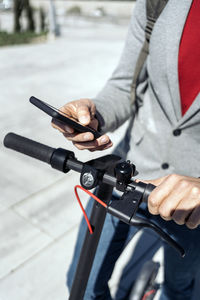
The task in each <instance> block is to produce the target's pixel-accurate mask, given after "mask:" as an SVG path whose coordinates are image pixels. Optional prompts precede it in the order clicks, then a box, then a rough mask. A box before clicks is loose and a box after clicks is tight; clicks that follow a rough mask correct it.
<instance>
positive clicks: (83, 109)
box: [77, 105, 91, 125]
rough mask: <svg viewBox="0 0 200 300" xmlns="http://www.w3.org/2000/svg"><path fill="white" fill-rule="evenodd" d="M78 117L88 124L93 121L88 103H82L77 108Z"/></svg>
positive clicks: (84, 123)
mask: <svg viewBox="0 0 200 300" xmlns="http://www.w3.org/2000/svg"><path fill="white" fill-rule="evenodd" d="M77 118H78V120H79V122H80V123H81V124H83V125H88V124H89V123H90V121H91V116H90V110H89V108H88V106H87V105H80V106H79V107H78V108H77Z"/></svg>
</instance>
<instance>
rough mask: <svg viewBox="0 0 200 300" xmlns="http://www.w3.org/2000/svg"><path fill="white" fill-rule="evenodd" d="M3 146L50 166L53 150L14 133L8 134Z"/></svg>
mask: <svg viewBox="0 0 200 300" xmlns="http://www.w3.org/2000/svg"><path fill="white" fill-rule="evenodd" d="M4 146H5V147H7V148H10V149H13V150H15V151H18V152H20V153H23V154H26V155H28V156H31V157H33V158H36V159H38V160H41V161H43V162H46V163H48V164H50V161H51V157H52V154H53V152H54V151H55V149H54V148H51V147H49V146H46V145H43V144H40V143H38V142H35V141H33V140H30V139H27V138H25V137H23V136H20V135H17V134H15V133H12V132H11V133H8V134H7V135H6V136H5V138H4Z"/></svg>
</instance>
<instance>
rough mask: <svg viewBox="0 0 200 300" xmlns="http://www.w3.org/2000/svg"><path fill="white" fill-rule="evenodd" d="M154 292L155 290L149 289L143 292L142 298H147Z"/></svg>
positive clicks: (143, 299) (144, 299)
mask: <svg viewBox="0 0 200 300" xmlns="http://www.w3.org/2000/svg"><path fill="white" fill-rule="evenodd" d="M155 292H156V290H150V291H148V292H147V293H146V294H144V296H143V297H142V300H147V298H148V297H149V296H150V295H152V294H154V293H155Z"/></svg>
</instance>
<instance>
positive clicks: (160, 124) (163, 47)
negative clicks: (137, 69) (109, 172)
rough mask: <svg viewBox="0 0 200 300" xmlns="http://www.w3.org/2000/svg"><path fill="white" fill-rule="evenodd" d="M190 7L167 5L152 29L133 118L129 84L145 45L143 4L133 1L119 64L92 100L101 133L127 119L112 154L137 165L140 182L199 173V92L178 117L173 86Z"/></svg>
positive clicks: (175, 0) (172, 0)
mask: <svg viewBox="0 0 200 300" xmlns="http://www.w3.org/2000/svg"><path fill="white" fill-rule="evenodd" d="M191 3H192V0H181V1H180V0H169V1H168V4H167V5H166V7H165V9H164V11H163V12H162V14H161V16H160V17H159V18H158V20H157V22H156V24H155V27H154V29H153V32H152V36H151V42H150V53H149V56H148V59H147V62H146V66H145V68H144V69H143V71H142V74H141V76H140V80H139V82H140V84H139V86H138V88H137V98H138V100H137V101H138V102H139V104H140V108H139V111H138V113H137V114H136V115H135V116H133V112H132V110H131V107H130V85H131V82H132V78H133V72H134V66H135V64H136V61H137V57H138V54H139V52H140V49H141V47H142V44H143V41H144V28H145V24H146V9H145V0H138V1H137V2H136V5H135V8H134V11H133V16H132V18H131V22H130V27H129V31H128V35H127V39H126V43H125V47H124V50H123V53H122V56H121V59H120V62H119V64H118V66H117V68H116V69H115V71H114V72H113V74H112V76H111V78H110V79H109V80H108V82H107V83H106V85H105V87H104V88H103V89H102V91H101V92H100V93H99V94H98V95H97V97H96V98H95V99H94V101H95V103H96V107H97V110H98V111H99V112H100V114H101V115H102V116H103V119H104V124H103V125H102V132H107V131H113V130H115V129H116V128H118V127H119V126H120V125H121V124H123V123H124V122H125V121H126V120H127V119H129V118H130V120H131V121H130V126H129V130H128V131H127V133H126V136H125V137H124V139H123V141H122V142H121V143H120V145H119V146H118V147H117V149H116V152H117V153H119V154H120V155H121V156H123V157H127V159H130V160H131V161H132V162H134V163H135V164H136V166H137V169H138V171H139V173H140V175H139V177H140V178H146V179H149V178H151V179H153V178H156V177H160V176H164V175H167V174H170V173H178V174H182V175H188V176H194V177H198V176H199V174H200V164H199V160H200V154H199V153H200V152H199V144H200V134H199V133H200V93H199V94H198V96H197V97H196V99H195V100H194V102H193V104H192V105H191V107H190V108H189V110H188V111H187V112H186V114H185V115H184V116H182V115H181V105H180V94H179V82H178V51H179V43H180V39H181V34H182V30H183V28H184V24H185V21H186V17H187V14H188V12H189V9H190V6H191Z"/></svg>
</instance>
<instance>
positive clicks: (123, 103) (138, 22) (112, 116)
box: [93, 0, 146, 133]
mask: <svg viewBox="0 0 200 300" xmlns="http://www.w3.org/2000/svg"><path fill="white" fill-rule="evenodd" d="M145 3H146V1H145V0H137V2H136V4H135V7H134V9H133V13H132V17H131V20H130V25H129V29H128V34H127V37H126V42H125V46H124V49H123V51H122V55H121V58H120V61H119V63H118V65H117V67H116V69H115V70H114V72H113V74H112V76H111V77H110V79H109V80H108V81H107V83H106V84H105V86H104V87H103V89H102V90H101V91H100V92H99V93H98V94H97V96H96V98H94V99H93V100H94V102H95V104H96V108H97V118H98V119H99V121H100V131H101V132H102V133H104V132H107V131H114V130H115V129H117V128H118V127H119V126H121V125H122V124H123V123H124V122H125V121H126V120H127V119H128V118H129V117H130V116H131V111H132V110H131V106H130V91H131V83H132V79H133V74H134V67H135V65H136V62H137V58H138V56H139V53H140V50H141V48H142V46H143V42H144V39H145V25H146V5H145Z"/></svg>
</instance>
